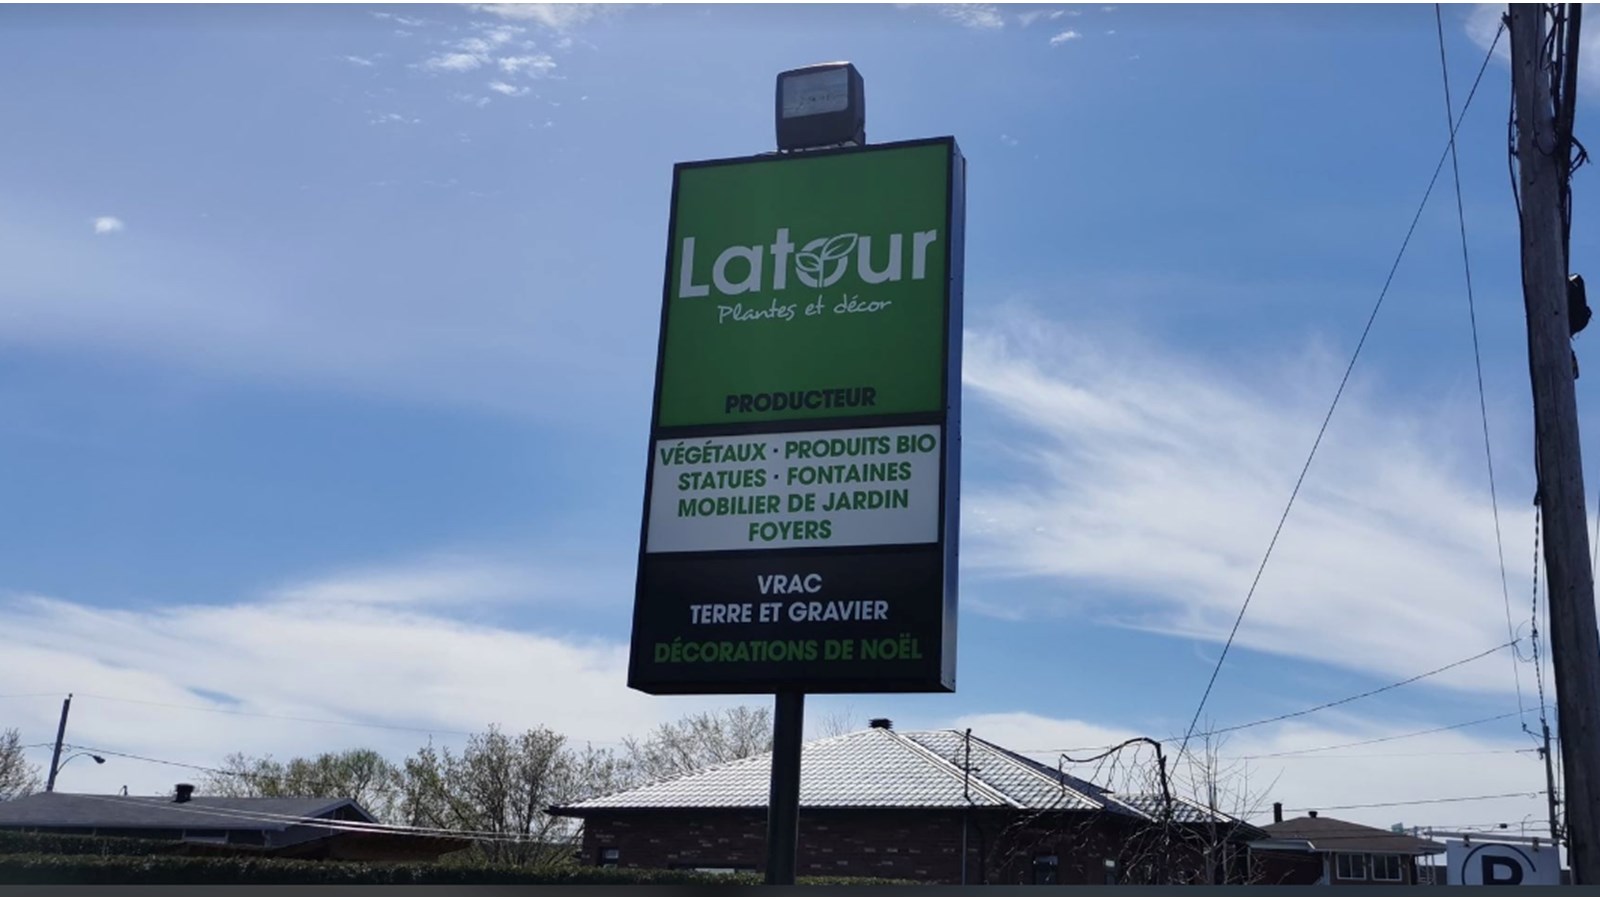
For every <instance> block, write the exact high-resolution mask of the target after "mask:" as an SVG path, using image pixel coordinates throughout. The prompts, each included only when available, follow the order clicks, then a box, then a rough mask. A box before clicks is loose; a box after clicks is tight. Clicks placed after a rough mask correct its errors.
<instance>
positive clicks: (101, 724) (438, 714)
mask: <svg viewBox="0 0 1600 900" xmlns="http://www.w3.org/2000/svg"><path fill="white" fill-rule="evenodd" d="M549 574H551V573H539V572H536V571H533V570H530V569H527V568H525V567H523V566H521V565H511V566H507V565H496V564H493V563H486V562H484V561H482V560H474V559H459V560H451V559H441V560H435V561H432V562H427V563H423V564H414V565H401V566H398V567H396V568H393V569H391V570H384V569H372V570H367V571H362V572H352V573H350V574H347V575H340V576H336V577H333V578H331V579H323V580H317V579H313V580H310V581H307V582H305V583H301V584H297V585H293V586H291V587H288V588H285V589H282V590H277V591H271V592H268V593H266V594H264V595H261V596H256V597H249V598H244V599H240V600H237V601H233V602H227V603H221V604H213V605H197V604H161V603H156V604H153V605H149V606H144V607H141V608H139V609H115V608H108V607H105V606H90V605H85V604H80V603H75V602H72V601H70V600H65V599H61V598H52V597H43V596H37V595H19V594H10V595H7V594H3V593H0V683H3V684H5V685H7V686H8V687H13V688H17V689H18V690H19V691H23V692H28V691H35V690H38V691H53V690H55V689H56V686H57V685H72V686H73V687H72V688H70V689H72V690H75V691H77V692H78V693H79V695H80V699H79V702H80V703H81V704H82V706H81V707H80V708H81V709H83V710H85V711H87V710H89V709H92V710H93V712H92V713H88V712H86V713H85V714H84V715H82V716H81V717H80V718H79V719H75V720H74V722H73V734H74V740H75V741H77V742H79V743H82V744H84V745H88V746H99V747H109V748H114V749H118V750H122V751H125V752H129V753H135V754H138V755H144V756H151V757H155V758H158V759H172V760H179V761H182V762H194V763H199V764H201V765H206V764H213V765H214V764H215V763H216V762H217V761H219V760H220V759H221V757H222V756H223V755H224V754H226V753H228V752H230V751H234V750H248V751H250V752H254V753H273V754H275V755H279V756H285V755H289V754H294V753H313V752H320V751H325V750H334V749H340V748H343V747H351V746H363V745H366V746H373V747H375V748H377V749H379V750H380V751H383V752H385V753H388V754H389V755H391V756H392V757H396V758H398V757H400V756H403V755H404V754H406V753H408V752H412V751H414V750H415V749H416V748H417V747H419V746H421V745H422V744H423V743H425V742H427V741H428V739H429V735H428V733H426V732H423V733H411V732H404V731H393V730H384V729H367V728H350V727H342V726H337V725H327V724H316V723H297V724H295V725H294V727H292V728H286V727H285V725H284V722H282V721H280V720H274V719H271V718H258V717H252V716H230V715H219V714H215V713H206V712H201V711H191V710H185V709H175V708H171V707H161V706H149V705H139V704H129V703H124V702H116V701H113V700H108V699H100V698H99V697H96V696H85V695H103V696H105V697H113V698H127V699H133V700H142V701H146V703H156V704H163V703H165V704H177V705H179V706H202V707H215V706H217V705H218V701H217V699H216V698H218V697H219V696H220V697H223V698H226V699H225V701H224V703H223V705H225V706H226V707H227V708H231V709H234V710H237V711H238V712H245V713H255V714H265V715H290V716H298V717H301V718H307V719H325V720H350V719H354V720H360V721H366V722H379V723H389V724H393V725H397V726H414V727H419V728H423V729H429V730H431V729H438V730H439V731H441V732H448V731H479V730H482V729H483V728H485V727H486V726H487V725H488V724H489V723H491V722H499V723H501V724H502V725H504V726H505V727H506V728H508V729H521V728H528V727H532V726H535V725H539V724H545V725H548V726H550V727H552V728H554V729H556V730H558V731H560V732H562V733H564V734H566V735H568V736H569V738H571V739H572V740H574V741H575V742H577V743H579V744H580V745H581V744H582V742H584V741H596V742H613V741H616V740H618V739H619V738H620V737H622V736H623V735H626V734H629V733H638V732H641V731H643V730H645V729H648V728H649V727H651V726H652V725H653V724H654V723H655V722H657V721H660V720H662V719H665V718H671V717H673V716H674V715H676V714H678V713H680V712H681V711H682V710H683V709H685V708H686V707H687V706H691V705H693V706H705V705H706V704H703V703H684V702H678V701H666V702H663V700H662V699H661V698H651V697H645V696H643V695H641V694H638V693H637V692H635V691H630V690H629V689H628V688H627V687H626V645H625V644H621V643H618V642H616V641H611V640H597V639H592V638H586V637H582V636H572V635H557V634H551V633H545V632H542V631H539V630H536V629H528V630H525V629H521V628H514V627H502V626H495V625H489V624H484V623H483V622H482V621H481V617H480V616H479V615H477V614H476V613H472V614H470V615H469V612H470V608H471V607H473V606H474V605H475V604H479V603H481V602H482V601H484V600H492V601H495V602H506V603H516V604H520V603H523V602H527V601H529V600H530V599H532V600H538V598H541V597H542V598H548V599H551V600H555V599H559V600H560V601H561V602H574V601H577V600H579V599H581V598H584V597H589V598H591V600H592V599H593V598H594V596H595V592H596V591H597V590H599V589H598V588H597V587H596V586H595V585H593V584H592V583H589V584H582V583H579V582H576V581H572V580H568V579H565V578H563V577H561V576H560V575H559V574H557V576H556V577H555V578H554V579H551V578H548V577H547V576H548V575H549ZM558 594H559V597H558V596H557V595H558ZM107 635H116V640H107V639H106V636H107ZM530 684H532V685H541V684H542V685H553V684H560V685H562V689H561V690H529V689H528V685H530ZM7 714H8V717H10V721H9V722H8V723H7V724H14V725H17V726H20V727H21V728H22V729H23V730H24V732H25V733H26V734H29V735H32V734H33V733H35V732H44V731H46V730H49V729H53V725H52V724H51V723H53V721H54V720H53V718H51V716H52V715H53V713H51V711H50V709H49V705H48V704H43V703H41V704H36V705H35V706H34V707H32V708H28V707H21V706H16V705H12V706H8V707H7ZM45 739H47V738H45ZM439 739H440V740H441V741H443V742H446V743H449V742H454V741H457V740H459V738H455V737H449V736H444V735H440V737H439ZM104 768H105V770H107V771H100V772H90V771H88V770H83V771H81V772H78V773H76V774H75V775H74V776H73V778H74V782H73V784H74V788H75V789H78V790H96V789H98V790H102V791H107V792H110V791H114V790H116V789H117V787H118V786H119V785H121V784H128V785H129V787H130V790H132V791H133V792H134V793H143V792H155V791H157V790H160V789H162V788H163V787H164V786H170V784H171V782H172V781H173V780H174V779H173V770H171V769H170V768H166V767H160V766H148V767H146V766H141V765H139V764H138V763H136V762H134V761H131V760H120V759H119V760H118V765H117V766H116V767H115V768H116V770H115V771H109V770H111V769H112V768H113V767H112V766H109V765H108V766H106V767H104Z"/></svg>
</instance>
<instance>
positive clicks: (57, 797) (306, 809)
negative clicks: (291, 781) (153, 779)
mask: <svg viewBox="0 0 1600 900" xmlns="http://www.w3.org/2000/svg"><path fill="white" fill-rule="evenodd" d="M335 813H338V814H339V815H337V816H336V817H337V818H341V819H346V820H348V821H353V822H371V821H373V818H372V816H371V815H370V814H369V813H368V812H367V811H366V810H364V809H362V808H361V806H360V804H358V803H356V802H355V801H354V800H347V799H329V798H326V797H194V798H192V799H191V800H189V801H188V802H186V803H177V802H174V801H173V800H172V798H170V797H123V796H119V795H115V794H63V793H46V794H30V795H29V796H26V797H19V798H17V799H15V800H10V801H7V802H5V803H0V828H134V829H140V828H145V829H166V830H173V829H189V830H199V829H208V830H217V829H223V830H249V831H284V830H286V829H288V828H291V827H293V826H294V825H296V824H298V823H297V822H296V821H295V820H296V819H298V818H307V819H310V818H329V817H335V816H334V814H335Z"/></svg>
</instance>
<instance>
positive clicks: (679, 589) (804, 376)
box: [628, 138, 965, 694]
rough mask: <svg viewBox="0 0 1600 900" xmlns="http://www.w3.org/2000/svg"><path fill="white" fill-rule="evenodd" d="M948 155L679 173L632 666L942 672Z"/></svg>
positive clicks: (958, 277)
mask: <svg viewBox="0 0 1600 900" xmlns="http://www.w3.org/2000/svg"><path fill="white" fill-rule="evenodd" d="M964 185H965V163H964V161H963V160H962V158H961V154H960V152H959V151H958V150H957V149H956V145H955V141H954V140H951V139H949V138H938V139H933V140H924V141H911V142H906V143H901V144H881V145H877V146H868V147H860V148H850V149H838V150H818V151H807V152H803V153H788V154H782V155H778V154H769V155H765V156H756V157H747V158H741V159H727V160H715V161H709V162H696V163H683V164H680V165H679V166H678V167H677V169H676V172H675V180H674V182H673V192H672V198H673V202H672V225H671V228H670V229H669V234H668V259H667V271H666V284H665V290H664V295H663V308H662V316H661V327H662V335H661V344H660V357H659V359H658V361H657V369H656V398H655V409H654V413H653V417H652V425H651V434H650V437H651V441H650V461H649V464H648V468H647V470H646V475H645V501H644V516H643V522H642V526H641V534H640V542H639V570H638V580H637V585H636V589H635V598H634V612H633V644H632V651H631V655H630V659H629V665H628V683H629V684H630V685H632V686H633V687H635V688H638V689H639V690H643V691H647V692H650V693H656V694H688V693H771V692H774V691H803V692H807V693H818V692H881V691H950V690H954V689H955V644H956V556H957V546H956V545H957V540H956V538H957V533H956V532H957V521H958V514H957V510H958V508H959V502H958V500H959V494H960V475H961V459H960V439H959V438H960V423H961V416H960V397H961V393H960V386H961V363H960V350H961V345H960V335H961V281H962V247H963V222H964V213H965V186H964Z"/></svg>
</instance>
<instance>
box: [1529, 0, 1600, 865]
mask: <svg viewBox="0 0 1600 900" xmlns="http://www.w3.org/2000/svg"><path fill="white" fill-rule="evenodd" d="M1546 9H1547V7H1546V6H1545V5H1544V4H1526V5H1523V4H1512V6H1511V11H1510V19H1511V29H1510V30H1511V89H1512V94H1513V99H1514V100H1515V102H1516V107H1517V117H1516V127H1517V142H1516V154H1517V165H1518V193H1519V195H1520V199H1521V202H1522V209H1521V216H1522V293H1523V300H1524V303H1525V305H1526V307H1527V315H1528V368H1529V375H1530V377H1531V380H1532V382H1533V424H1534V436H1535V444H1536V448H1535V454H1536V460H1535V464H1536V471H1537V473H1538V482H1539V493H1538V502H1539V507H1540V511H1541V514H1542V515H1543V518H1544V527H1545V546H1544V555H1545V569H1546V571H1547V572H1548V579H1549V590H1550V656H1551V662H1552V663H1553V665H1554V667H1555V683H1556V711H1557V714H1558V716H1559V717H1560V731H1561V757H1562V760H1561V761H1562V767H1563V770H1564V772H1565V773H1566V780H1567V783H1566V810H1567V829H1566V833H1567V848H1568V860H1569V861H1570V864H1571V866H1572V880H1573V883H1574V884H1595V883H1600V632H1597V631H1596V627H1595V609H1594V580H1593V577H1592V575H1591V572H1590V568H1589V565H1590V563H1589V535H1588V531H1587V528H1586V525H1585V521H1586V519H1587V518H1588V516H1587V513H1586V512H1585V510H1584V488H1583V464H1582V459H1581V454H1580V451H1579V444H1578V404H1577V399H1576V396H1575V394H1574V390H1573V379H1574V377H1575V374H1576V373H1575V372H1574V360H1573V355H1572V344H1571V339H1572V332H1571V330H1570V326H1569V324H1568V316H1567V274H1568V272H1567V260H1566V249H1565V229H1564V227H1563V212H1562V206H1563V203H1562V200H1563V195H1562V191H1563V187H1564V184H1565V179H1566V176H1567V164H1566V163H1567V160H1566V159H1565V158H1563V157H1562V156H1560V155H1558V154H1565V153H1567V152H1568V151H1567V144H1566V142H1565V140H1564V139H1563V137H1562V136H1561V135H1559V134H1558V131H1557V127H1556V121H1555V109H1554V105H1553V104H1552V102H1551V97H1552V95H1551V83H1550V67H1549V66H1548V64H1547V63H1548V60H1547V59H1546V54H1545V15H1546ZM1561 52H1562V48H1560V47H1553V48H1552V50H1551V53H1553V54H1560V53H1561Z"/></svg>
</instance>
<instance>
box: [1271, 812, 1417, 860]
mask: <svg viewBox="0 0 1600 900" xmlns="http://www.w3.org/2000/svg"><path fill="white" fill-rule="evenodd" d="M1261 830H1262V831H1264V832H1266V833H1267V835H1268V836H1267V838H1266V839H1265V840H1262V841H1256V842H1253V843H1252V846H1259V847H1261V848H1262V849H1279V850H1306V851H1311V852H1316V853H1322V852H1327V851H1330V850H1343V851H1347V852H1363V853H1399V854H1404V855H1406V856H1429V855H1432V854H1435V853H1443V852H1444V845H1443V844H1439V843H1435V842H1434V841H1426V840H1423V839H1422V838H1418V837H1412V836H1411V835H1409V834H1402V833H1400V832H1395V831H1385V830H1383V829H1382V828H1373V827H1371V826H1369V825H1359V824H1357V823H1355V822H1346V821H1344V820H1342V819H1332V818H1329V817H1327V816H1301V817H1300V818H1298V819H1285V820H1283V821H1282V822H1274V823H1272V824H1271V825H1262V826H1261Z"/></svg>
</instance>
